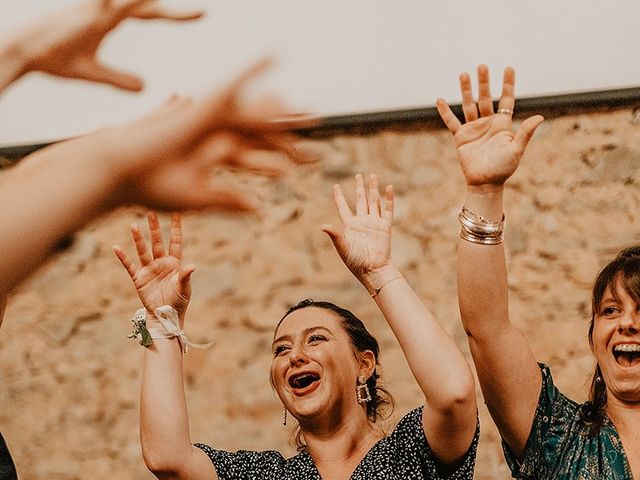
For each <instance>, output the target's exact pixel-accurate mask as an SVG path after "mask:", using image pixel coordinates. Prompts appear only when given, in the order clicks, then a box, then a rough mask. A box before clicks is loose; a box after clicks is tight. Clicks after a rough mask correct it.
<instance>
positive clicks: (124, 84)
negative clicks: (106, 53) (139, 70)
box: [73, 61, 144, 92]
mask: <svg viewBox="0 0 640 480" xmlns="http://www.w3.org/2000/svg"><path fill="white" fill-rule="evenodd" d="M75 70H76V71H75V72H74V75H73V76H74V77H76V78H79V79H82V80H87V81H90V82H96V83H106V84H107V85H113V86H114V87H117V88H121V89H122V90H129V91H132V92H139V91H140V90H142V89H143V88H144V83H143V81H142V79H141V78H140V77H138V76H136V75H134V74H132V73H129V72H125V71H122V70H117V69H115V68H111V67H108V66H106V65H103V64H101V63H100V62H97V61H90V62H82V64H81V65H77V68H76V69H75Z"/></svg>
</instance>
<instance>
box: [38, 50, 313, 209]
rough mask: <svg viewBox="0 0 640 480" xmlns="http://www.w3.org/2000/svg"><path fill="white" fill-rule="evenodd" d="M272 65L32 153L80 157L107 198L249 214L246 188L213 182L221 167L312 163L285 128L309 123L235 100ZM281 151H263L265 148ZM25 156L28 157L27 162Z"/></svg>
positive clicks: (268, 170)
mask: <svg viewBox="0 0 640 480" xmlns="http://www.w3.org/2000/svg"><path fill="white" fill-rule="evenodd" d="M270 64H271V61H270V60H264V61H261V62H259V63H256V64H255V65H253V66H251V67H250V68H248V69H247V70H246V71H245V72H243V73H242V74H240V75H239V76H238V77H237V78H236V79H235V80H234V81H232V82H231V83H230V84H229V85H228V86H227V87H226V88H224V89H223V90H222V91H220V92H219V93H218V92H217V93H215V94H211V95H209V96H208V97H205V98H202V99H197V100H194V99H190V98H178V97H175V98H172V99H171V100H170V101H169V102H167V103H166V104H165V105H163V106H161V107H160V108H158V109H157V110H155V111H154V112H152V113H150V114H148V115H146V116H145V117H143V118H140V119H138V120H136V121H133V122H130V123H128V124H125V125H122V126H119V127H114V128H109V129H104V130H101V131H98V132H95V133H93V134H90V135H86V136H84V137H81V138H77V139H73V140H70V141H68V142H63V143H59V144H56V145H54V146H52V147H49V148H48V149H45V150H42V151H40V152H38V153H36V154H35V156H43V157H46V158H48V157H53V158H71V157H78V158H79V161H82V159H81V158H80V157H84V158H85V160H84V161H86V162H90V163H91V164H94V165H95V167H94V169H93V170H95V171H96V172H101V171H102V170H104V169H105V168H106V169H108V171H107V172H106V173H105V174H104V176H105V177H107V178H108V179H109V182H105V185H104V186H106V187H111V186H112V187H113V189H114V190H115V191H114V192H113V195H112V197H111V201H112V202H113V203H115V204H116V205H117V204H122V203H124V204H127V203H137V204H141V205H144V206H146V207H148V208H150V209H155V210H169V211H177V210H198V209H203V208H216V209H221V210H225V211H229V212H245V211H253V210H255V209H256V208H257V207H258V206H259V203H260V202H259V200H258V197H257V195H256V194H255V193H253V192H251V191H248V190H247V189H246V188H240V187H235V188H234V187H230V186H228V185H225V184H221V183H220V182H218V183H216V178H215V173H217V172H216V170H218V169H219V168H220V167H225V168H232V169H235V170H244V171H249V172H252V173H257V174H261V175H267V176H278V175H281V174H283V173H284V172H286V171H287V170H288V169H289V168H290V167H291V165H292V162H293V163H304V162H308V161H309V160H311V158H310V156H309V155H306V154H303V153H301V152H298V151H297V150H296V149H295V148H294V147H293V142H294V140H295V138H294V137H293V135H292V134H291V133H290V132H289V130H290V129H291V127H292V126H304V125H305V124H308V123H310V122H311V121H306V120H301V119H300V118H298V117H293V116H291V115H289V114H288V112H287V111H286V109H285V107H284V106H283V105H282V104H281V103H280V102H279V101H278V100H275V99H266V100H259V101H254V102H252V103H242V102H241V93H242V90H243V88H244V87H245V85H246V84H247V83H248V82H249V81H250V80H252V79H254V78H255V77H256V76H257V75H258V74H259V73H261V72H262V71H264V70H265V69H266V68H268V67H269V65H270ZM265 150H266V151H272V152H276V153H279V154H282V155H273V154H270V155H264V151H265ZM27 161H28V159H27Z"/></svg>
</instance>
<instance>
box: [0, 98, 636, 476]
mask: <svg viewBox="0 0 640 480" xmlns="http://www.w3.org/2000/svg"><path fill="white" fill-rule="evenodd" d="M314 143H315V148H317V149H318V150H319V151H320V152H321V153H322V156H323V161H322V163H320V164H318V165H316V166H313V167H303V168H300V169H298V170H296V171H295V172H292V173H291V174H290V175H289V176H288V178H285V179H284V180H280V181H277V182H270V181H265V180H253V181H252V183H253V184H255V185H257V186H258V187H259V188H261V190H262V191H264V192H265V196H266V198H267V203H268V208H266V209H265V211H264V214H263V215H262V216H260V217H252V218H240V219H238V218H230V217H224V216H220V215H215V214H208V213H202V214H198V215H191V216H188V217H186V218H185V220H184V233H185V248H184V250H185V252H184V256H185V258H186V259H187V260H188V261H190V262H193V263H195V264H197V266H198V270H197V272H196V273H195V274H194V276H193V283H194V297H193V301H192V306H191V313H190V316H189V319H188V324H187V331H188V332H190V333H191V335H192V336H194V337H195V338H196V339H201V340H205V339H210V338H212V339H214V340H215V342H216V343H215V346H214V347H213V348H211V349H209V350H206V351H200V350H192V351H190V352H189V353H188V354H187V356H186V360H185V361H186V367H185V370H186V390H187V397H188V402H189V412H190V421H191V435H192V439H193V440H194V441H203V442H206V443H209V444H211V445H214V446H217V447H220V448H224V449H229V450H234V449H241V448H243V449H279V450H281V451H283V452H286V453H287V454H292V453H293V449H292V448H291V447H290V446H289V445H288V437H289V430H288V429H287V428H284V427H283V426H282V425H281V407H280V404H279V402H278V401H277V399H276V396H275V394H274V393H273V391H272V390H271V387H270V386H269V381H268V371H269V364H270V361H271V354H270V343H271V339H272V329H273V327H274V325H275V323H276V322H277V320H278V319H279V318H280V316H281V315H282V313H283V312H284V311H285V309H286V308H287V306H288V305H290V304H292V303H294V302H296V301H298V300H300V299H302V298H305V297H313V298H315V299H328V300H331V301H333V302H335V303H338V304H340V305H344V306H346V307H348V308H350V309H351V310H353V311H354V312H355V313H356V314H357V315H359V316H360V317H361V318H363V319H365V321H366V323H367V324H368V325H369V326H370V328H371V330H372V331H373V332H374V333H375V334H376V335H377V336H378V338H379V340H380V343H381V348H382V363H383V378H384V379H385V382H386V385H387V387H388V389H389V390H390V391H391V392H392V393H393V394H394V395H395V398H396V402H397V408H396V413H395V415H394V418H395V419H397V418H398V417H399V416H400V415H402V414H403V413H405V412H406V411H408V410H409V409H411V408H412V407H414V406H416V405H418V404H419V403H420V401H421V400H420V397H421V394H420V391H419V389H418V387H417V386H416V384H415V381H414V380H413V378H412V376H411V373H410V372H409V370H408V367H407V365H406V362H405V360H404V357H403V355H402V352H401V351H400V350H399V347H398V345H397V342H396V341H395V339H394V337H393V335H392V334H391V332H390V330H389V328H388V327H387V325H386V323H385V321H384V319H383V318H382V316H381V315H380V313H379V312H378V311H377V308H376V306H375V304H374V302H373V301H371V299H370V298H369V297H368V295H367V294H366V292H365V291H364V289H363V288H362V287H361V286H360V285H359V284H358V283H357V282H356V281H355V280H354V279H353V278H352V277H351V276H350V274H349V272H348V271H347V270H346V269H345V268H344V267H343V265H342V264H341V262H340V260H339V259H338V257H337V255H336V254H335V252H334V251H333V247H332V245H331V243H330V241H329V240H328V238H325V236H324V234H323V233H322V232H320V230H319V227H320V225H321V224H323V223H330V222H336V221H337V218H336V214H335V211H334V207H333V205H332V198H331V185H332V184H333V183H335V182H338V183H340V184H342V185H343V186H344V187H346V190H348V191H349V192H351V182H352V180H351V177H352V175H353V174H355V173H357V172H363V173H367V172H376V173H377V174H378V175H379V178H380V180H381V182H382V183H385V184H386V183H392V184H393V185H394V187H395V190H396V192H397V202H396V203H397V215H396V222H395V230H394V238H393V242H394V244H393V248H394V253H393V256H394V258H395V260H396V262H397V263H398V264H399V266H400V268H401V269H402V270H403V272H404V273H405V275H406V277H407V278H408V280H409V281H410V283H411V284H412V285H413V286H414V288H415V290H416V291H417V292H418V294H419V295H420V296H421V297H422V298H423V299H424V301H425V303H426V304H427V305H428V306H429V307H430V308H431V309H432V310H433V312H434V313H435V315H436V317H437V318H438V319H439V320H440V321H441V323H442V324H443V325H444V326H445V327H446V329H447V330H448V331H449V332H450V333H451V335H452V336H453V337H454V338H455V339H456V341H457V343H458V345H459V346H460V348H461V349H462V350H463V351H464V352H465V355H466V356H467V358H469V355H468V348H467V344H466V338H465V335H464V332H463V331H462V328H461V326H460V321H459V313H458V308H457V300H456V282H455V279H456V276H455V251H456V241H457V233H458V222H457V213H458V211H459V209H460V206H461V202H462V196H463V179H462V175H461V173H460V171H459V168H458V166H457V161H456V157H455V151H454V149H453V142H452V139H451V138H450V135H449V133H448V132H446V131H443V130H425V131H420V130H416V131H411V132H391V131H388V132H381V133H378V134H375V135H371V136H364V137H358V136H338V137H334V138H331V139H327V140H318V141H315V142H314ZM638 167H640V124H638V123H637V122H636V121H634V115H633V113H632V112H631V111H626V110H621V111H617V112H612V113H603V114H590V115H572V116H565V117H563V118H559V119H554V120H549V121H547V122H546V123H545V124H543V126H542V127H541V128H540V129H539V132H538V133H537V134H536V137H535V138H534V140H533V142H532V144H531V146H530V148H529V151H528V153H527V156H526V157H525V159H524V160H523V164H522V166H521V168H520V170H519V171H518V172H517V173H516V175H515V176H514V178H513V179H512V180H511V181H510V182H509V186H508V189H507V192H506V203H507V209H506V214H507V219H508V220H507V221H508V223H507V229H508V232H507V239H506V246H507V253H508V266H509V281H510V296H511V312H512V318H513V320H514V322H515V323H516V324H517V325H518V326H519V327H520V328H521V329H522V331H523V332H524V334H525V336H526V337H527V338H528V339H529V340H530V342H531V346H532V349H533V350H534V352H535V354H536V356H537V358H538V359H539V360H540V361H544V362H546V363H548V364H550V365H551V366H552V368H553V369H554V372H555V376H556V380H557V383H558V384H559V386H560V387H561V388H562V389H563V391H565V392H566V393H567V394H568V395H570V396H572V397H575V398H577V399H583V398H584V396H585V392H586V386H587V382H588V379H589V374H590V371H591V369H592V366H593V360H592V357H591V354H590V352H589V348H588V343H587V340H586V331H587V330H586V325H587V320H588V317H589V308H590V307H589V301H590V300H589V290H590V285H591V281H592V279H593V278H594V276H595V274H596V273H597V271H598V270H599V268H600V267H601V266H602V264H603V263H604V262H605V261H606V260H607V259H608V258H609V257H611V256H612V255H614V254H615V253H616V251H617V250H618V249H619V248H621V247H622V246H625V245H628V244H631V243H633V242H636V241H638V238H640V218H639V217H640V187H639V186H640V176H639V175H640V174H639V173H638V171H639V168H638ZM163 218H166V217H163ZM51 221H55V218H52V219H51ZM132 221H136V222H138V223H143V222H144V212H143V211H142V210H140V209H127V210H122V211H119V212H116V213H114V214H112V215H110V216H108V217H106V218H103V219H101V220H100V221H98V222H96V223H94V224H93V225H91V226H90V227H88V228H87V229H85V230H84V231H83V232H82V233H80V234H78V236H77V238H76V242H75V243H74V245H73V246H72V247H71V248H70V250H69V251H68V252H66V253H65V254H63V255H61V256H60V257H59V258H57V259H56V260H55V261H53V262H51V263H50V264H49V265H47V266H46V267H44V268H43V269H42V270H41V271H40V272H39V273H38V274H37V275H36V276H34V277H33V278H32V279H31V280H30V281H29V282H28V283H27V284H25V285H23V286H22V288H20V290H19V291H18V292H17V293H16V294H15V295H14V296H13V297H12V298H11V299H10V303H9V307H8V310H7V315H6V319H5V322H4V325H3V328H2V334H1V335H0V365H1V366H2V368H1V369H0V383H1V385H2V387H1V388H0V405H2V407H1V408H0V429H1V430H2V432H3V434H4V435H5V437H6V438H7V441H8V442H9V444H10V446H11V450H12V452H13V454H14V457H15V460H16V462H17V464H18V469H19V472H20V474H21V476H22V478H24V479H35V480H45V479H46V480H58V479H83V480H84V479H93V478H110V479H113V480H115V479H149V478H152V475H151V474H150V473H148V472H147V471H146V469H145V467H144V464H143V462H142V458H141V454H140V447H139V440H138V409H139V405H138V403H139V401H138V397H139V385H140V373H141V360H142V348H141V347H139V346H138V345H136V344H135V343H133V342H132V341H129V340H127V339H126V335H127V333H128V332H129V330H130V323H129V319H130V318H131V315H132V313H133V312H134V311H135V309H136V308H138V303H137V297H136V295H135V292H134V290H133V288H132V286H131V285H130V281H129V279H128V277H127V275H126V273H125V272H124V271H123V270H122V268H121V267H120V265H119V263H118V262H117V260H116V258H115V256H114V255H113V253H112V252H111V245H112V244H113V243H119V244H122V245H123V246H125V248H128V249H129V250H131V247H132V245H131V242H130V240H129V238H128V225H129V224H130V223H131V222H132ZM165 223H166V222H165ZM5 228H6V227H5ZM34 235H37V232H34ZM480 395H481V394H480V390H479V389H478V396H479V398H480ZM479 405H480V416H481V422H482V438H481V443H480V450H479V456H478V468H477V474H476V478H477V479H479V480H480V479H482V480H484V479H486V480H488V479H492V480H493V479H502V478H509V476H508V473H507V469H506V467H505V464H504V461H503V460H502V454H501V449H500V446H499V437H498V435H497V433H496V430H495V428H494V427H493V425H492V422H491V420H490V418H489V416H488V414H487V411H486V408H485V407H484V405H483V402H482V400H481V398H480V400H479Z"/></svg>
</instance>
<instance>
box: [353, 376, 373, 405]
mask: <svg viewBox="0 0 640 480" xmlns="http://www.w3.org/2000/svg"><path fill="white" fill-rule="evenodd" d="M356 397H357V399H358V403H367V402H370V401H371V392H370V391H369V386H368V385H367V377H365V376H364V375H360V376H359V377H358V382H357V384H356Z"/></svg>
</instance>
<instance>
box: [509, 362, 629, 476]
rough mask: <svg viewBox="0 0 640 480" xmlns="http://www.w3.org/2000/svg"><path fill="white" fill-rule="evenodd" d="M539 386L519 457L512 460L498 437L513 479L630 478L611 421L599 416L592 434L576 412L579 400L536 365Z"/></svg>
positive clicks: (545, 370)
mask: <svg viewBox="0 0 640 480" xmlns="http://www.w3.org/2000/svg"><path fill="white" fill-rule="evenodd" d="M540 368H541V370H542V391H541V392H540V399H539V400H538V408H537V410H536V415H535V418H534V419H533V425H532V427H531V433H530V434H529V439H528V440H527V446H526V447H525V452H524V458H523V460H522V462H518V460H517V459H516V457H515V455H514V454H513V452H512V451H511V449H510V448H509V446H508V445H507V444H506V443H505V442H503V443H502V447H503V449H504V453H505V457H506V459H507V464H508V465H509V468H510V469H511V474H512V476H513V478H517V479H522V480H550V479H553V480H604V479H606V480H632V479H633V477H632V474H631V467H630V466H629V462H628V461H627V457H626V454H625V452H624V449H623V448H622V442H621V441H620V437H619V436H618V432H617V431H616V428H615V426H614V425H613V423H612V422H611V420H609V418H607V417H605V421H604V425H603V426H602V428H601V429H600V431H599V432H598V433H597V434H596V435H594V436H590V435H589V426H588V425H586V424H585V423H584V421H583V420H582V419H581V417H580V408H581V405H580V404H578V403H576V402H574V401H573V400H569V399H568V398H567V397H565V396H564V395H563V394H562V393H560V391H559V390H558V389H557V387H556V386H555V385H554V384H553V378H552V377H551V371H550V370H549V367H547V366H546V365H542V364H540Z"/></svg>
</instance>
